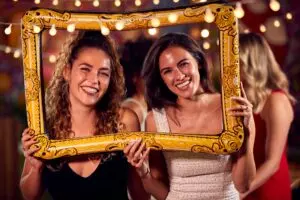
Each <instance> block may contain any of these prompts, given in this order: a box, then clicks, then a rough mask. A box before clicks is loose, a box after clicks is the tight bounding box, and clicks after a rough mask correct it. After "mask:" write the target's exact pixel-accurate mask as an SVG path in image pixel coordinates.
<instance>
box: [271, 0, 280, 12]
mask: <svg viewBox="0 0 300 200" xmlns="http://www.w3.org/2000/svg"><path fill="white" fill-rule="evenodd" d="M269 6H270V8H271V10H273V11H275V12H276V11H278V10H280V3H279V2H278V1H277V0H270V4H269Z"/></svg>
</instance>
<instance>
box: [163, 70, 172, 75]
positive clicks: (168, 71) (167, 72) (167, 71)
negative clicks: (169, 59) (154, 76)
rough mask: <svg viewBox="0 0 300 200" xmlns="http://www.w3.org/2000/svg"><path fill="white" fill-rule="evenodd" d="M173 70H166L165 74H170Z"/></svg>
mask: <svg viewBox="0 0 300 200" xmlns="http://www.w3.org/2000/svg"><path fill="white" fill-rule="evenodd" d="M170 72H171V70H169V69H167V70H164V72H163V74H169V73H170Z"/></svg>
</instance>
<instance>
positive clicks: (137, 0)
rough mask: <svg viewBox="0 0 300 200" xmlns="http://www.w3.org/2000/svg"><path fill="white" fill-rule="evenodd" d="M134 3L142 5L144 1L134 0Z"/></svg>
mask: <svg viewBox="0 0 300 200" xmlns="http://www.w3.org/2000/svg"><path fill="white" fill-rule="evenodd" d="M134 4H135V5H136V6H141V5H142V2H141V0H135V1H134Z"/></svg>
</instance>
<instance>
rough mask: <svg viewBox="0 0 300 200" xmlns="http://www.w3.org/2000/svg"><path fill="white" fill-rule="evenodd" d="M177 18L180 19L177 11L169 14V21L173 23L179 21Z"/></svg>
mask: <svg viewBox="0 0 300 200" xmlns="http://www.w3.org/2000/svg"><path fill="white" fill-rule="evenodd" d="M177 19H178V15H177V14H175V13H171V14H169V16H168V20H169V22H171V23H175V22H176V21H177Z"/></svg>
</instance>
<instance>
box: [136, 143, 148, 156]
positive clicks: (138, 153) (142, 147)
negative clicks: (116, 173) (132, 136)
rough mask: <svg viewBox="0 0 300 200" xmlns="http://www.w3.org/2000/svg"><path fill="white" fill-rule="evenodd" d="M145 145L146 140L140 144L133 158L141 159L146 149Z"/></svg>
mask: <svg viewBox="0 0 300 200" xmlns="http://www.w3.org/2000/svg"><path fill="white" fill-rule="evenodd" d="M145 146H146V143H145V142H143V143H142V144H141V145H140V147H139V149H138V150H137V151H136V152H135V154H134V156H133V159H134V160H138V159H140V157H141V155H142V152H143V151H144V150H145Z"/></svg>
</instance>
